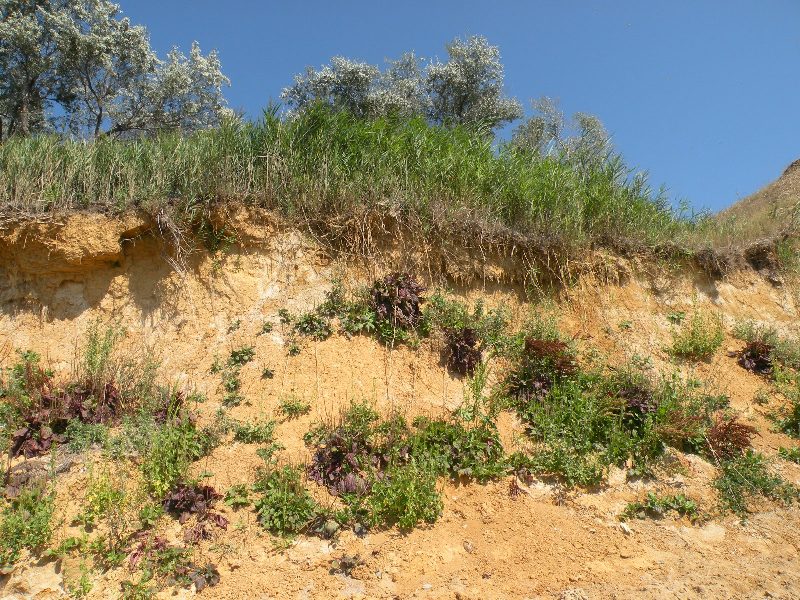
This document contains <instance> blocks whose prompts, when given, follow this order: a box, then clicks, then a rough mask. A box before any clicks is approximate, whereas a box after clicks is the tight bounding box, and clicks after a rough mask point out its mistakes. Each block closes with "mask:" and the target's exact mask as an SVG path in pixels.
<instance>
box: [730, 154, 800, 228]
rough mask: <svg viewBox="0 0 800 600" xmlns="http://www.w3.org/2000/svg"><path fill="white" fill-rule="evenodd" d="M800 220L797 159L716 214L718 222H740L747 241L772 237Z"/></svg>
mask: <svg viewBox="0 0 800 600" xmlns="http://www.w3.org/2000/svg"><path fill="white" fill-rule="evenodd" d="M798 217H800V159H798V160H796V161H794V162H793V163H792V164H790V165H789V166H788V167H786V170H785V171H784V172H783V174H782V175H781V176H780V177H779V178H778V179H776V180H775V181H773V182H772V183H770V184H769V185H767V186H765V187H764V188H762V189H760V190H759V191H757V192H755V193H754V194H751V195H749V196H747V197H746V198H744V199H742V200H740V201H739V202H737V203H736V204H734V205H733V206H731V207H729V208H727V209H725V210H724V211H722V212H720V213H719V218H720V219H727V218H734V219H736V220H737V221H739V222H740V223H739V224H740V225H741V228H742V231H743V233H744V232H746V233H747V235H746V236H744V237H745V238H746V239H750V240H752V239H754V238H757V237H773V236H775V235H778V234H780V233H783V232H785V231H786V230H787V229H789V228H792V227H796V226H797V225H798Z"/></svg>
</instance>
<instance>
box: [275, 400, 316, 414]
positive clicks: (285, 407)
mask: <svg viewBox="0 0 800 600" xmlns="http://www.w3.org/2000/svg"><path fill="white" fill-rule="evenodd" d="M278 410H279V411H280V412H281V414H283V416H284V417H286V419H287V420H291V419H297V418H298V417H301V416H303V415H307V414H308V413H309V412H310V411H311V404H309V403H308V402H306V401H304V400H301V399H300V398H298V397H296V396H284V397H282V398H281V400H280V404H279V405H278Z"/></svg>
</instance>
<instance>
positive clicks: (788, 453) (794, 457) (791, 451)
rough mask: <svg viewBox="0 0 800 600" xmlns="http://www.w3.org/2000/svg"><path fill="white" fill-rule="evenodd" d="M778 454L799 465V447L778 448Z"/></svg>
mask: <svg viewBox="0 0 800 600" xmlns="http://www.w3.org/2000/svg"><path fill="white" fill-rule="evenodd" d="M778 456H780V457H781V458H783V459H785V460H788V461H791V462H793V463H797V464H799V465H800V448H778Z"/></svg>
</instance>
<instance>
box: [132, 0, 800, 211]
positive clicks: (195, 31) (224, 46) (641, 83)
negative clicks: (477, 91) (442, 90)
mask: <svg viewBox="0 0 800 600" xmlns="http://www.w3.org/2000/svg"><path fill="white" fill-rule="evenodd" d="M117 1H118V2H120V3H121V4H122V8H123V10H124V11H125V13H126V14H127V15H129V16H130V17H131V19H132V20H133V21H134V22H136V23H140V24H143V25H145V26H147V27H148V29H149V30H150V32H151V40H152V44H153V46H154V47H155V48H156V49H157V50H158V51H159V53H161V54H162V55H163V53H164V52H166V50H168V49H169V48H170V47H171V46H172V45H174V44H176V45H178V46H180V47H181V48H182V49H183V50H184V51H188V48H189V47H190V44H191V42H192V40H197V41H199V42H200V44H201V46H202V48H203V50H204V51H207V50H210V49H212V48H216V49H217V50H218V51H219V53H220V56H221V59H222V64H223V70H224V71H225V73H226V74H227V75H228V76H229V77H230V79H231V81H232V85H231V87H230V88H229V89H228V90H227V97H228V99H229V101H230V104H231V106H232V107H233V108H239V109H243V110H245V111H246V112H247V113H248V114H250V115H252V116H257V115H259V114H260V111H261V108H262V107H263V106H265V105H266V103H267V101H268V100H269V99H270V98H273V99H277V98H278V96H279V94H280V91H281V89H282V88H283V87H284V86H286V85H287V84H288V83H290V82H291V78H292V75H294V74H295V73H298V72H300V71H302V70H303V69H304V68H305V67H306V66H307V65H313V66H316V67H319V66H320V65H322V64H324V63H327V62H328V60H329V59H330V57H331V56H333V55H336V54H340V55H343V56H347V57H350V58H354V59H361V60H366V61H369V62H372V63H376V64H377V63H382V62H383V60H384V59H385V58H394V57H397V56H399V55H400V54H401V53H402V52H404V51H406V50H414V51H415V52H417V54H419V55H422V56H425V57H435V56H438V57H440V58H443V59H444V58H446V52H445V50H444V43H445V42H446V41H449V40H451V39H452V38H454V37H456V36H467V35H473V34H480V35H484V36H486V37H487V38H488V39H489V41H490V42H491V43H493V44H496V45H498V46H499V47H500V50H501V53H502V57H503V62H504V64H505V68H506V85H507V91H508V93H509V94H511V95H514V96H516V97H518V98H519V99H520V100H522V101H523V103H525V105H526V107H527V106H528V99H529V98H534V97H539V96H542V95H547V96H552V97H555V98H559V99H560V100H561V104H562V108H563V109H564V111H565V112H566V113H572V112H574V111H584V112H590V113H593V114H596V115H597V116H599V117H600V118H601V119H602V121H603V122H604V123H605V124H606V126H607V128H608V129H609V131H610V132H611V133H612V134H613V137H614V142H615V145H616V148H617V149H618V150H619V151H621V152H622V153H623V154H624V156H625V157H626V159H627V161H628V162H629V163H630V164H631V165H634V166H636V167H637V168H639V169H641V170H647V171H649V173H650V176H651V183H653V184H654V185H655V186H657V185H659V184H661V183H663V184H665V185H666V186H667V188H668V190H669V195H670V197H671V198H672V199H673V200H680V199H685V200H687V201H688V202H690V204H691V205H692V206H693V207H695V208H697V209H700V208H709V209H712V210H718V209H720V208H723V207H725V206H727V205H729V204H731V203H732V202H734V201H735V200H737V199H738V198H741V197H743V196H746V195H748V194H749V193H751V192H754V191H755V190H757V189H758V188H760V187H761V186H763V185H764V184H766V183H768V182H770V181H771V180H773V179H775V178H776V177H777V176H778V175H780V173H781V171H782V169H783V168H784V167H785V166H786V165H788V164H789V163H790V162H791V161H792V160H794V159H796V158H800V0H750V1H745V0H670V1H666V0H664V1H644V0H614V1H611V0H608V1H589V0H583V1H582V0H548V1H533V0H531V1H522V0H520V1H517V2H501V1H497V0H495V1H494V2H486V1H483V2H478V1H472V0H448V1H441V2H437V1H435V0H427V1H424V2H423V1H418V0H413V1H409V0H403V1H401V2H397V1H395V2H381V1H379V0H369V1H367V0H359V1H347V0H341V1H339V2H332V1H331V0H327V1H323V0H313V1H312V0H306V1H297V2H291V1H286V0H285V1H283V2H268V1H259V0H250V1H245V0H225V1H219V0H159V1H155V0H117Z"/></svg>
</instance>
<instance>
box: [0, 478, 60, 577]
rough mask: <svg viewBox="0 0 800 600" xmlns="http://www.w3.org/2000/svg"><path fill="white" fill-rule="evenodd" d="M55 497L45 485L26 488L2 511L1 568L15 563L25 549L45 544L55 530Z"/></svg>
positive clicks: (0, 522)
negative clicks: (53, 527) (43, 486)
mask: <svg viewBox="0 0 800 600" xmlns="http://www.w3.org/2000/svg"><path fill="white" fill-rule="evenodd" d="M54 504H55V497H54V495H53V494H52V493H49V492H45V491H44V490H43V489H40V488H37V489H25V490H22V491H21V492H20V494H19V496H17V497H16V498H14V499H13V500H11V501H10V502H8V503H7V505H6V506H5V508H3V511H2V513H0V569H6V568H7V567H11V566H13V565H14V563H15V562H16V561H17V560H19V558H20V554H21V552H22V550H24V549H28V550H31V551H34V550H37V549H40V548H42V547H44V546H45V545H46V544H47V543H48V542H49V541H50V536H51V534H52V522H51V521H52V517H53V509H54Z"/></svg>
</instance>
